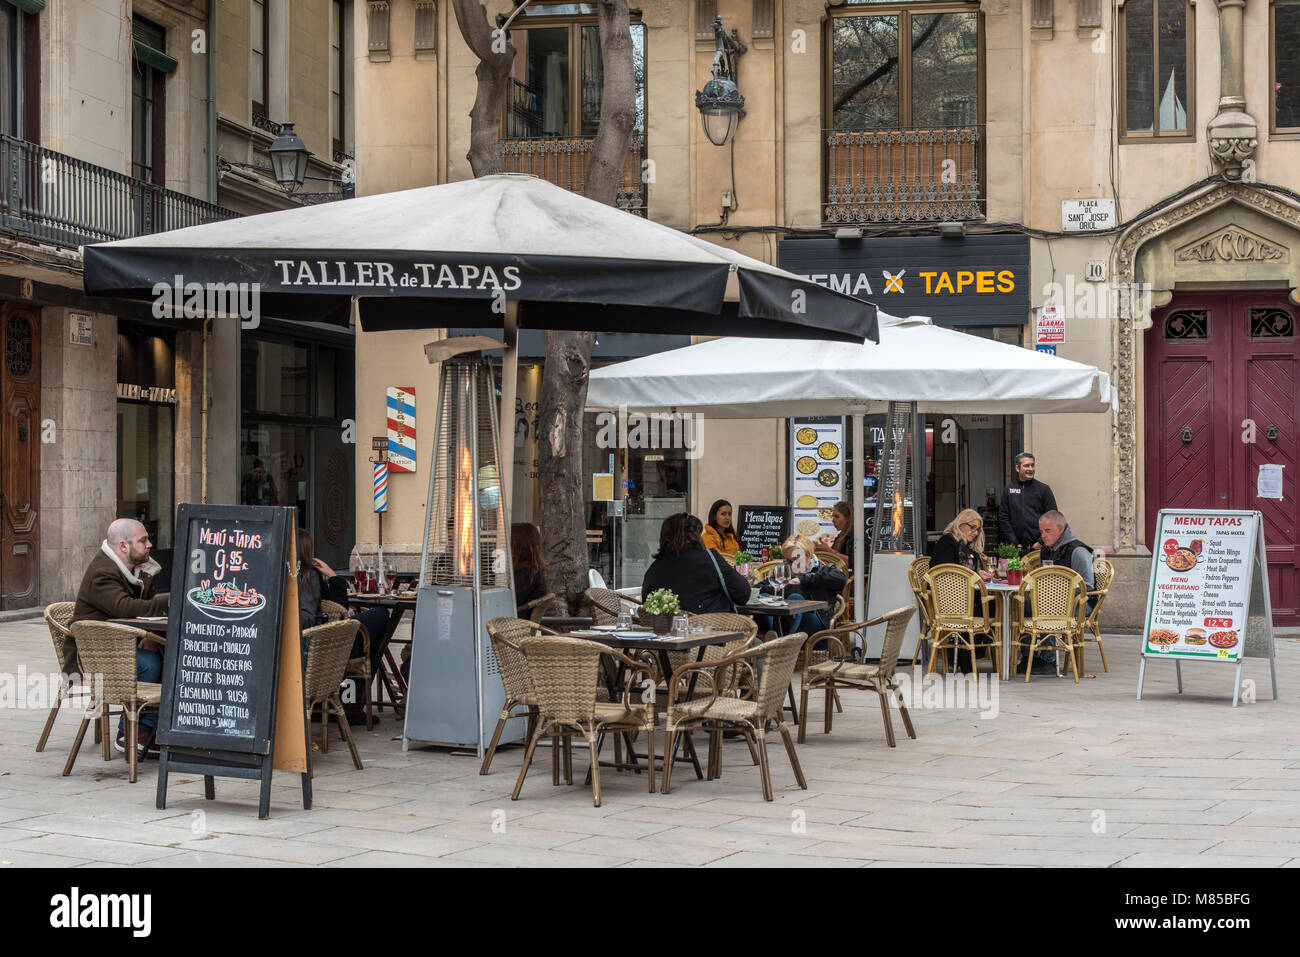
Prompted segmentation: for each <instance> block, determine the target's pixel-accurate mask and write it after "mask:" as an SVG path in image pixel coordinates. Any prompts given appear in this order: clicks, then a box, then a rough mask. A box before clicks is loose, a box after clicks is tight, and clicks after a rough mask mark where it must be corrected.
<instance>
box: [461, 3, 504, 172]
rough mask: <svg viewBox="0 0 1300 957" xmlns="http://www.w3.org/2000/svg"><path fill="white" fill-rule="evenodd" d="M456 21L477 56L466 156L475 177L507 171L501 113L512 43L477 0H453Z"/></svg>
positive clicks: (466, 41) (467, 43)
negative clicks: (475, 81)
mask: <svg viewBox="0 0 1300 957" xmlns="http://www.w3.org/2000/svg"><path fill="white" fill-rule="evenodd" d="M452 8H453V9H454V10H455V12H456V24H457V26H459V27H460V35H461V36H462V37H464V39H465V43H466V45H467V46H468V47H469V48H470V50H471V51H472V52H473V54H474V55H475V56H476V57H478V69H476V70H475V71H474V76H476V77H477V78H478V86H477V92H476V93H475V96H474V106H473V108H472V109H471V110H470V111H469V152H468V153H466V154H465V158H466V159H467V160H469V166H470V169H472V170H473V171H474V178H475V179H478V177H480V176H491V175H492V174H494V173H504V172H505V171H506V161H505V157H504V156H503V155H502V152H501V116H502V112H503V111H504V109H505V102H506V91H507V89H508V88H509V80H510V68H511V66H512V65H513V64H514V61H515V48H514V44H512V43H509V42H507V40H506V37H505V36H504V35H500V34H497V31H496V30H494V29H493V28H492V26H491V24H489V23H488V15H487V10H486V9H485V8H484V7H483V4H481V3H479V2H478V0H454V2H453V6H452Z"/></svg>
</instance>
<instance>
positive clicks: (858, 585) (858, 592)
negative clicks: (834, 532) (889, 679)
mask: <svg viewBox="0 0 1300 957" xmlns="http://www.w3.org/2000/svg"><path fill="white" fill-rule="evenodd" d="M853 450H854V453H855V454H856V455H857V458H858V461H857V462H856V463H855V465H856V468H854V469H852V470H851V471H852V473H853V495H852V498H851V501H852V502H853V554H852V556H850V557H851V558H852V561H853V619H854V620H855V621H866V620H867V616H866V611H867V589H866V587H865V585H864V584H863V575H864V573H865V570H866V565H867V561H866V544H867V543H866V519H865V516H866V510H867V500H866V493H865V491H864V489H865V488H866V484H867V483H866V477H865V476H864V475H863V474H862V472H863V469H864V467H865V466H864V463H865V462H866V451H867V450H866V446H865V445H864V444H863V435H862V416H861V415H860V414H859V415H855V416H853ZM862 640H863V642H864V644H863V646H862V653H863V654H864V655H865V654H866V651H867V648H866V644H865V642H866V636H865V635H863V638H862Z"/></svg>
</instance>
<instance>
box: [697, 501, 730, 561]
mask: <svg viewBox="0 0 1300 957" xmlns="http://www.w3.org/2000/svg"><path fill="white" fill-rule="evenodd" d="M700 537H701V539H702V540H703V541H704V547H705V548H712V549H713V550H714V551H717V552H721V553H722V554H723V555H734V554H736V552H738V551H740V541H739V539H737V538H736V529H735V528H734V527H733V526H732V524H731V503H730V502H728V501H727V500H726V499H725V498H720V499H718V500H717V501H716V502H714V503H713V508H711V509H709V521H708V523H707V524H705V526H704V533H703V534H702V535H701V536H700Z"/></svg>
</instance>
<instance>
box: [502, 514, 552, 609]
mask: <svg viewBox="0 0 1300 957" xmlns="http://www.w3.org/2000/svg"><path fill="white" fill-rule="evenodd" d="M510 560H511V562H512V563H513V564H514V566H515V606H516V608H515V612H516V613H517V614H518V615H519V617H520V618H527V617H528V613H527V612H526V611H524V605H527V604H528V603H529V602H530V601H536V600H537V599H538V598H541V597H542V596H543V595H545V594H546V575H545V573H544V572H545V566H544V565H543V564H542V535H541V532H539V531H538V530H537V526H536V525H533V524H531V523H530V522H515V523H514V524H513V525H511V526H510Z"/></svg>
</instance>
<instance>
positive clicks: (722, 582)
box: [704, 548, 736, 615]
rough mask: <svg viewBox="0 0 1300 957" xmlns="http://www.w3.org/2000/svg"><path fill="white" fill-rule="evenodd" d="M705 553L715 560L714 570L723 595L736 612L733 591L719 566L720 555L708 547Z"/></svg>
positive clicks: (711, 559) (733, 611)
mask: <svg viewBox="0 0 1300 957" xmlns="http://www.w3.org/2000/svg"><path fill="white" fill-rule="evenodd" d="M704 553H705V554H706V555H708V556H709V561H711V562H713V570H714V571H715V572H716V573H717V575H718V585H719V586H720V587H721V588H722V597H723V598H725V599H727V604H728V605H729V606H731V613H732V614H733V615H734V614H735V613H736V603H735V602H734V601H732V600H731V592H729V591H727V581H726V579H725V578H723V577H722V569H721V568H719V567H718V556H716V555H714V554H713V549H711V548H706V549H705V550H704Z"/></svg>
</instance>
